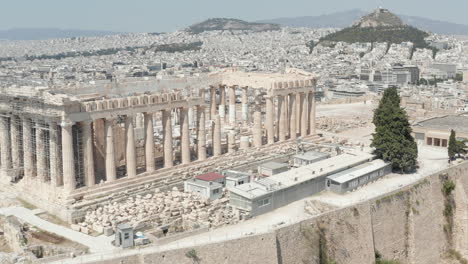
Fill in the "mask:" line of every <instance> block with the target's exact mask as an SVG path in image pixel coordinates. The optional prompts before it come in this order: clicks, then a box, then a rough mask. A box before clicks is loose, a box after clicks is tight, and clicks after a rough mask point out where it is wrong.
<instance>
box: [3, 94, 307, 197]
mask: <svg viewBox="0 0 468 264" xmlns="http://www.w3.org/2000/svg"><path fill="white" fill-rule="evenodd" d="M219 88H220V95H221V101H220V102H221V104H220V106H219V108H217V102H216V88H215V87H211V89H210V97H211V103H210V105H209V111H208V112H207V111H206V109H205V106H204V105H198V106H196V116H197V118H196V146H197V148H196V152H197V158H198V160H205V159H206V158H207V148H206V134H207V133H206V127H205V123H206V113H208V114H209V115H210V117H209V119H210V120H212V122H213V123H212V131H211V135H212V154H213V156H215V157H216V156H220V155H221V154H222V148H221V130H222V129H221V128H222V118H223V114H224V113H225V111H224V110H225V105H226V100H225V99H226V98H225V95H226V91H225V88H226V87H225V86H220V87H219ZM223 98H224V99H223ZM274 99H275V98H274V97H273V96H267V97H266V124H265V127H266V138H267V143H268V144H272V143H274V142H275V136H276V137H277V140H279V141H283V140H286V139H287V137H288V136H289V138H290V139H295V138H296V137H297V133H298V132H299V133H300V135H301V136H305V135H307V134H315V122H314V120H315V99H314V93H313V92H309V93H299V94H296V93H291V94H288V95H286V96H284V95H278V96H276V101H277V108H278V116H277V123H276V129H277V131H276V134H275V102H274ZM235 103H236V95H235V87H229V123H231V124H235V123H236V108H235ZM179 110H180V111H179V113H180V116H179V120H180V131H181V137H180V142H181V149H180V154H181V163H182V164H188V163H190V162H191V153H190V129H189V125H190V124H189V119H190V115H191V116H192V117H193V109H192V111H190V110H189V108H185V107H184V108H180V109H179ZM247 113H248V96H247V88H246V87H245V88H243V94H242V119H243V120H244V121H247V119H248V114H247ZM161 114H162V118H161V119H162V128H163V161H164V167H165V168H171V167H173V166H174V157H173V144H172V143H173V132H172V131H173V128H172V122H171V120H172V109H166V110H162V111H161ZM0 118H1V122H0V129H1V135H0V150H1V153H0V154H1V157H0V161H1V167H2V169H4V170H5V171H8V170H10V169H12V168H18V167H21V166H22V167H23V171H24V176H25V177H35V176H38V177H39V178H40V179H44V180H48V177H49V176H48V175H50V181H51V182H52V184H53V185H54V186H62V185H64V186H65V188H66V189H67V190H68V191H73V190H75V189H76V188H77V185H78V182H77V177H76V176H77V175H76V173H77V168H76V166H77V165H79V166H82V169H83V171H82V172H83V181H82V182H83V183H84V185H85V186H93V185H94V184H95V183H96V171H95V159H94V153H95V152H94V150H95V149H94V147H95V146H94V143H95V139H94V135H95V134H96V133H95V131H93V128H95V127H94V126H93V120H88V121H82V122H78V123H74V122H72V121H70V120H67V119H64V120H63V121H62V122H61V123H59V124H57V123H56V122H49V123H47V124H45V125H44V124H43V125H40V124H39V122H36V125H35V127H34V128H35V129H33V124H34V123H33V122H31V120H30V119H29V118H22V119H19V118H18V120H20V121H16V119H14V118H17V117H0ZM13 119H14V120H15V121H14V122H12V120H13ZM143 120H144V122H143V123H144V135H145V137H144V138H145V139H144V148H145V152H144V153H145V163H146V165H145V167H146V172H148V173H152V172H154V171H155V170H156V165H155V153H154V149H155V146H154V143H155V142H154V120H153V113H143ZM115 121H116V118H115V117H111V118H106V119H105V120H103V124H104V136H105V140H104V144H105V147H104V153H103V154H104V155H105V157H104V162H105V178H106V181H107V182H112V181H115V180H116V179H117V166H116V153H115V151H116V150H115V147H114V141H115V137H114V129H113V127H114V124H115ZM124 121H125V142H124V144H125V161H126V164H125V166H126V171H127V176H128V177H130V178H132V177H136V176H137V155H136V144H135V131H134V128H135V125H134V118H133V117H132V116H124ZM253 121H254V124H253V145H254V146H255V147H260V146H261V145H262V142H263V125H262V115H261V111H260V108H259V107H258V106H257V109H256V111H255V113H254V116H253ZM18 122H19V123H20V124H21V127H20V126H17V125H16V124H17V123H18ZM140 122H141V121H140ZM12 123H13V124H14V125H12ZM94 124H95V123H94ZM74 127H75V128H79V129H78V130H77V129H75V130H74ZM20 130H21V132H22V137H21V141H22V144H21V146H22V149H20V147H19V146H20V145H19V144H12V142H17V141H19V140H20V139H19V137H20V135H19V134H20ZM33 131H35V132H34V134H33ZM46 131H48V132H46ZM76 131H80V132H76ZM46 135H47V138H46ZM34 138H35V144H33V141H34V140H33V139H34ZM241 141H242V143H243V144H241V145H242V146H241V148H243V149H244V148H247V147H248V145H249V144H248V141H247V140H246V138H245V137H243V139H242V140H241ZM77 142H79V143H77ZM46 146H47V147H46ZM79 147H81V148H82V149H79V150H77V148H79ZM34 150H35V151H34ZM234 150H235V136H234V135H233V134H229V135H228V152H232V151H234ZM81 151H82V152H81ZM20 152H21V153H23V154H22V155H20V154H19V153H20ZM77 153H82V154H81V155H82V156H81V157H82V160H79V161H78V162H77V161H76V159H77V157H76V156H77ZM20 157H21V158H20ZM47 157H48V158H47ZM80 162H82V165H81V163H80ZM80 173H81V171H80ZM80 182H81V178H80Z"/></svg>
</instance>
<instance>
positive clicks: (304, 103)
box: [301, 93, 309, 137]
mask: <svg viewBox="0 0 468 264" xmlns="http://www.w3.org/2000/svg"><path fill="white" fill-rule="evenodd" d="M308 128H309V127H308V125H307V95H306V94H304V93H301V137H305V136H307V129H308Z"/></svg>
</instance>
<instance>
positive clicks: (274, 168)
mask: <svg viewBox="0 0 468 264" xmlns="http://www.w3.org/2000/svg"><path fill="white" fill-rule="evenodd" d="M287 170H289V165H288V164H286V163H280V162H275V161H270V162H266V163H263V164H260V165H259V166H258V174H260V175H262V176H267V177H270V176H273V175H275V174H278V173H282V172H285V171H287Z"/></svg>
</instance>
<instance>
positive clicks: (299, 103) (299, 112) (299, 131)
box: [295, 93, 301, 134]
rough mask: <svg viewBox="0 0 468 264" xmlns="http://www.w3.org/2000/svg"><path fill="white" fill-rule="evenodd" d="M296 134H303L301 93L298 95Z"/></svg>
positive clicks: (296, 101)
mask: <svg viewBox="0 0 468 264" xmlns="http://www.w3.org/2000/svg"><path fill="white" fill-rule="evenodd" d="M295 103H296V134H300V133H301V93H296V100H295Z"/></svg>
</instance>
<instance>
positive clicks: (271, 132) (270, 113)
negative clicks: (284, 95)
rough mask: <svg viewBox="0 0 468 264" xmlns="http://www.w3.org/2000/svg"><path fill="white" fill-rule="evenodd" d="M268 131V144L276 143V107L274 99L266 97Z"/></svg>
mask: <svg viewBox="0 0 468 264" xmlns="http://www.w3.org/2000/svg"><path fill="white" fill-rule="evenodd" d="M265 99H266V129H267V141H268V144H273V143H275V129H274V125H273V124H274V111H275V110H274V108H275V107H274V105H273V97H272V96H266V97H265Z"/></svg>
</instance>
